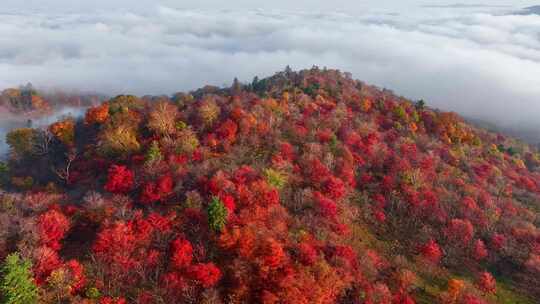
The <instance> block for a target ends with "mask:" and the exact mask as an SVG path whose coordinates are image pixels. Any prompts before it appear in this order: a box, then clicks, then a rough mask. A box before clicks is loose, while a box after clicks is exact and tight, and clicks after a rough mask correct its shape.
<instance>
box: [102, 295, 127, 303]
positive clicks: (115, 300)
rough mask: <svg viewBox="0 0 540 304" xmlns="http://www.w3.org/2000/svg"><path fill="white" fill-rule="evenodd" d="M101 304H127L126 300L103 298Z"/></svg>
mask: <svg viewBox="0 0 540 304" xmlns="http://www.w3.org/2000/svg"><path fill="white" fill-rule="evenodd" d="M99 304H127V302H126V299H124V298H111V297H103V298H101V299H100V300H99Z"/></svg>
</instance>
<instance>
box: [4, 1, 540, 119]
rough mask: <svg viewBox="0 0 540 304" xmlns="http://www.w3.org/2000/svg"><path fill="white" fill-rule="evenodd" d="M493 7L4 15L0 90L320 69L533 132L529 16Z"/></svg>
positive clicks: (534, 29)
mask: <svg viewBox="0 0 540 304" xmlns="http://www.w3.org/2000/svg"><path fill="white" fill-rule="evenodd" d="M496 11H497V13H491V9H488V8H485V7H482V8H481V9H479V10H471V12H468V11H467V10H459V12H456V11H455V10H452V9H433V8H431V9H420V10H415V11H414V12H413V11H411V12H407V14H406V15H404V14H387V13H385V14H374V13H364V14H347V13H298V12H297V13H288V12H279V11H274V12H263V11H248V12H246V11H242V12H241V11H237V10H236V11H207V10H177V9H172V8H168V7H164V6H161V7H158V8H157V9H153V10H148V11H147V12H144V13H140V12H139V13H134V12H126V11H123V12H117V11H111V12H104V13H95V12H94V13H89V14H84V15H83V14H56V15H51V14H47V15H42V14H21V13H18V14H4V15H2V16H1V18H2V23H0V45H1V47H0V75H2V76H1V77H0V87H8V86H13V85H17V84H20V83H26V82H28V81H31V82H33V83H34V85H37V86H38V87H62V88H67V89H80V90H87V91H101V92H104V93H109V94H117V93H123V92H131V93H136V94H162V93H172V92H175V91H179V90H187V89H193V88H197V87H200V86H202V85H204V84H207V83H210V84H216V85H222V84H229V83H230V82H231V80H232V79H233V78H234V77H238V78H239V79H241V80H244V81H250V80H251V79H252V78H253V76H255V75H259V76H265V75H269V74H272V73H273V72H275V71H277V70H280V69H282V68H283V67H285V66H286V65H290V66H291V67H293V68H295V69H300V68H308V67H311V66H312V65H319V66H328V67H335V68H339V69H342V70H346V71H351V72H352V73H353V75H354V76H355V77H356V78H360V79H362V80H365V81H367V82H369V83H373V84H376V85H379V86H384V87H388V88H391V89H393V90H394V91H396V92H397V93H400V94H403V95H405V96H407V97H410V98H414V99H417V98H424V99H427V100H428V102H429V103H430V104H431V105H433V106H436V107H440V108H443V109H448V110H455V111H459V112H461V113H464V114H466V115H468V116H476V117H478V118H482V119H487V120H490V121H492V122H497V123H500V124H514V125H516V124H525V123H526V124H529V125H532V126H539V125H540V124H539V123H538V121H539V120H538V117H540V77H539V75H540V38H539V33H540V17H539V16H534V15H529V16H524V15H512V14H504V13H501V11H500V9H498V10H496Z"/></svg>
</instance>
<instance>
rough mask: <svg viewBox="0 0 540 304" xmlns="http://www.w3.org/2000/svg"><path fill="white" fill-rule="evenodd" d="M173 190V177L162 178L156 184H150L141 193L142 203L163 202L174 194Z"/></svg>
mask: <svg viewBox="0 0 540 304" xmlns="http://www.w3.org/2000/svg"><path fill="white" fill-rule="evenodd" d="M173 188H174V181H173V179H172V176H170V175H165V176H162V177H160V178H159V179H158V180H157V181H156V182H149V183H147V184H146V185H144V187H143V189H142V193H141V202H142V203H144V204H151V203H155V202H158V201H162V200H164V199H166V198H168V197H169V196H170V195H171V194H172V192H173Z"/></svg>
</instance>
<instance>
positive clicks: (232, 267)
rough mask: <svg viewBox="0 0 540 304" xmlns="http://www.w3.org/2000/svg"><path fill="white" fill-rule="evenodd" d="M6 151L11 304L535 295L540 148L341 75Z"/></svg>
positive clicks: (186, 103) (59, 129)
mask: <svg viewBox="0 0 540 304" xmlns="http://www.w3.org/2000/svg"><path fill="white" fill-rule="evenodd" d="M17 94H19V93H17V92H4V95H5V96H8V97H9V96H12V97H13V98H19V97H17V96H19V95H20V94H19V95H17ZM8 97H3V98H4V99H5V98H8ZM9 98H11V97H9ZM9 100H11V99H9ZM14 100H15V99H14ZM13 102H15V101H13ZM7 142H8V144H9V145H10V147H11V149H12V151H11V154H10V159H9V161H8V163H7V164H6V165H5V166H4V167H3V168H4V169H3V170H2V174H3V176H4V177H5V182H3V183H2V184H3V187H4V190H5V191H3V192H1V193H0V258H1V259H2V260H5V262H4V266H3V267H2V277H1V280H0V282H2V285H1V286H0V290H9V293H6V296H4V298H2V301H4V302H5V303H32V302H40V303H85V304H126V303H139V304H152V303H155V304H158V303H266V304H270V303H276V304H277V303H295V304H296V303H306V304H308V303H309V304H311V303H321V304H322V303H359V304H414V303H449V304H450V303H455V304H470V303H535V300H534V299H538V298H540V281H539V279H538V278H540V229H539V228H538V224H539V219H540V218H539V212H538V211H539V210H540V154H539V153H538V151H536V150H535V149H533V148H532V147H529V146H527V145H525V144H522V143H520V142H518V141H516V140H513V139H511V138H506V137H504V136H501V135H497V134H494V133H490V132H487V131H485V130H482V129H478V128H475V127H473V126H471V125H469V124H467V123H466V122H465V121H463V120H462V119H460V118H459V117H458V116H457V115H456V114H453V113H444V112H440V111H438V110H434V109H430V108H429V107H427V106H426V105H425V103H424V102H423V101H420V102H411V101H409V100H407V99H404V98H401V97H398V96H396V95H394V94H393V93H392V92H390V91H388V90H381V89H378V88H376V87H373V86H369V85H366V84H364V83H362V82H359V81H356V80H353V79H351V77H350V75H348V74H346V73H341V72H339V71H336V70H326V69H325V70H321V69H319V68H316V67H314V68H313V69H310V70H304V71H300V72H292V71H291V70H290V69H287V70H286V71H284V72H280V73H277V74H276V75H274V76H272V77H269V78H266V79H262V80H259V79H258V78H256V79H254V80H253V82H252V83H250V84H247V85H243V84H241V83H239V82H238V81H235V83H234V84H233V86H232V87H231V88H215V87H205V88H203V89H200V90H197V91H194V92H191V93H178V94H175V95H174V96H172V97H170V98H169V97H167V96H155V97H154V96H145V97H142V98H139V97H135V96H131V95H120V96H117V97H115V98H112V99H109V100H107V101H105V102H103V103H102V104H100V105H93V107H90V108H89V109H88V111H87V112H86V115H85V116H84V117H83V118H81V119H74V118H68V119H66V118H62V119H61V120H60V121H58V122H56V123H54V124H52V125H51V126H49V127H48V128H45V129H31V128H27V129H18V130H14V131H12V132H11V133H10V134H8V137H7ZM3 180H4V179H3ZM17 298H20V299H28V300H24V301H26V302H24V301H23V302H17V301H16V299H17ZM38 298H39V300H36V299H38ZM14 299H15V300H14Z"/></svg>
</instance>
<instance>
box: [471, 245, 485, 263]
mask: <svg viewBox="0 0 540 304" xmlns="http://www.w3.org/2000/svg"><path fill="white" fill-rule="evenodd" d="M487 255H488V251H487V249H486V245H485V244H484V242H483V241H482V240H476V242H474V248H473V258H474V259H475V260H478V261H479V260H483V259H485V258H486V257H487Z"/></svg>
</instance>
